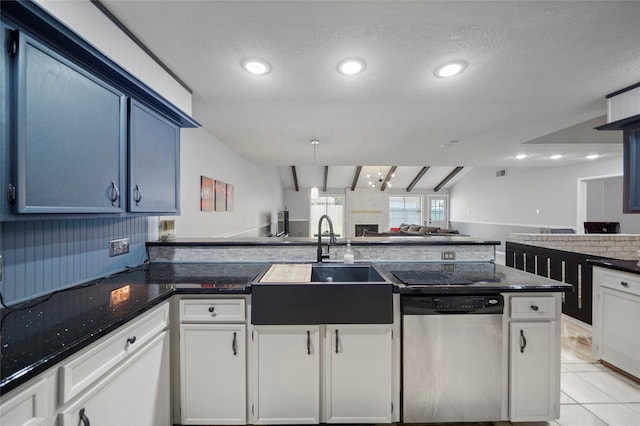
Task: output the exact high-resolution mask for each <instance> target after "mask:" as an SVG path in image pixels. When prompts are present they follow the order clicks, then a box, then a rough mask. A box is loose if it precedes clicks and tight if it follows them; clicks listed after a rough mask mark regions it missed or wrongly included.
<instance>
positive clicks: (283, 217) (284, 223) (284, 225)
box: [276, 210, 289, 237]
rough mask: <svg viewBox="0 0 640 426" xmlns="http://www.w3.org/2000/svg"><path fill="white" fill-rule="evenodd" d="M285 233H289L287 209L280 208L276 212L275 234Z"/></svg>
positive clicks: (278, 235)
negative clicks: (276, 226)
mask: <svg viewBox="0 0 640 426" xmlns="http://www.w3.org/2000/svg"><path fill="white" fill-rule="evenodd" d="M287 235H289V211H287V210H281V211H279V212H278V229H277V231H276V236H277V237H283V236H287Z"/></svg>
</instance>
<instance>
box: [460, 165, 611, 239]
mask: <svg viewBox="0 0 640 426" xmlns="http://www.w3.org/2000/svg"><path fill="white" fill-rule="evenodd" d="M615 174H622V157H621V156H619V157H614V158H608V159H603V160H598V161H589V162H583V163H579V164H575V165H570V166H562V167H547V168H538V167H536V168H527V167H520V168H510V169H507V174H506V176H502V177H496V169H494V168H474V169H473V170H471V171H470V172H469V173H468V174H467V175H466V176H465V177H464V179H462V180H460V181H459V182H458V183H456V185H454V186H453V187H452V188H451V189H450V205H451V221H452V227H459V228H462V230H461V231H462V232H465V233H469V234H471V235H473V236H476V237H481V238H489V239H499V240H502V241H504V235H505V234H506V233H508V232H537V230H538V228H574V229H575V228H576V227H577V224H576V218H577V204H578V201H577V197H578V179H581V178H588V177H595V176H605V175H609V176H610V175H615ZM610 208H612V209H614V210H615V211H618V210H619V211H620V212H621V211H622V204H620V205H619V206H615V207H614V206H611V207H610ZM526 228H530V229H528V230H526Z"/></svg>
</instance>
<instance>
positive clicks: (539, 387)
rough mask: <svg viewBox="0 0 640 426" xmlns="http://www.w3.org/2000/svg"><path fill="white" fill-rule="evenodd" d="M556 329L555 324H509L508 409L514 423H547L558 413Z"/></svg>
mask: <svg viewBox="0 0 640 426" xmlns="http://www.w3.org/2000/svg"><path fill="white" fill-rule="evenodd" d="M557 350H559V349H558V348H557V345H556V326H555V322H553V321H545V322H512V323H511V324H510V361H511V362H510V369H511V370H510V374H509V376H510V379H509V381H510V386H509V388H510V389H509V407H510V420H511V421H512V422H531V421H544V420H550V419H553V418H554V413H555V410H556V407H555V405H556V399H557V398H556V395H557V392H556V390H557V389H556V387H557V385H556V382H557V381H556V377H558V376H559V371H557V369H558V368H559V366H558V365H556V364H557V362H556V354H555V353H556V351H557Z"/></svg>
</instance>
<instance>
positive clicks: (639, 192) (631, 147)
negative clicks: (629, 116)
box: [623, 122, 640, 213]
mask: <svg viewBox="0 0 640 426" xmlns="http://www.w3.org/2000/svg"><path fill="white" fill-rule="evenodd" d="M623 146H624V183H623V200H624V206H623V207H624V208H623V211H624V213H640V122H636V124H634V125H629V126H627V127H625V129H624V144H623Z"/></svg>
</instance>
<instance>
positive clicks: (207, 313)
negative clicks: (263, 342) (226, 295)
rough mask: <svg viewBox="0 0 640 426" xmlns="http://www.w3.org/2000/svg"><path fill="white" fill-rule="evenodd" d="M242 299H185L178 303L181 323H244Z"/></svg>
mask: <svg viewBox="0 0 640 426" xmlns="http://www.w3.org/2000/svg"><path fill="white" fill-rule="evenodd" d="M244 319H245V310H244V299H187V300H181V301H180V321H182V322H244Z"/></svg>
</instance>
